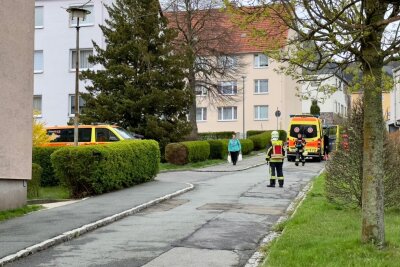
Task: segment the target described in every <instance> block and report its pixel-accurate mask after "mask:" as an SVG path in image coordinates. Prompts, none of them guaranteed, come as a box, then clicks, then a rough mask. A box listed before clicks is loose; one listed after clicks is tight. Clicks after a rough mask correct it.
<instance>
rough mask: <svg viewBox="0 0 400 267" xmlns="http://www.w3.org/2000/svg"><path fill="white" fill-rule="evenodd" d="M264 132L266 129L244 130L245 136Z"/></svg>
mask: <svg viewBox="0 0 400 267" xmlns="http://www.w3.org/2000/svg"><path fill="white" fill-rule="evenodd" d="M264 132H266V131H264V130H250V131H247V132H246V137H247V138H249V137H250V136H253V135H257V134H261V133H264Z"/></svg>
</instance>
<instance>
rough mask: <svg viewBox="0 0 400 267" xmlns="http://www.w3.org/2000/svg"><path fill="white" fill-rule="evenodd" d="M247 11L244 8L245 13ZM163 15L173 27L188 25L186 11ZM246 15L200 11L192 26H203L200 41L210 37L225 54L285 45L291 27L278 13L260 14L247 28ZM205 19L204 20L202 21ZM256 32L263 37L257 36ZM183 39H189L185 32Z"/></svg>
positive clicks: (209, 40)
mask: <svg viewBox="0 0 400 267" xmlns="http://www.w3.org/2000/svg"><path fill="white" fill-rule="evenodd" d="M254 10H256V9H254ZM247 11H248V10H247ZM247 11H245V12H243V10H242V13H248V12H247ZM207 12H208V13H207ZM163 15H164V16H165V17H166V18H167V19H168V21H169V25H171V26H172V27H175V28H178V26H184V23H183V21H184V20H185V12H179V13H176V12H164V13H163ZM205 18H207V19H205ZM244 18H245V16H244V15H240V14H231V13H229V12H228V11H226V10H221V9H212V10H205V11H197V14H196V15H195V16H193V17H192V25H196V26H199V27H198V29H197V33H198V35H199V36H198V40H207V41H206V43H207V46H209V47H210V46H211V47H213V48H214V49H215V50H218V51H221V52H223V53H224V54H239V53H254V52H264V51H268V50H277V49H280V48H283V47H284V46H285V44H286V40H287V38H288V32H289V29H288V27H287V26H285V25H284V23H283V22H282V20H280V19H279V18H278V16H277V15H275V16H274V15H272V14H271V15H269V16H261V13H260V16H258V18H257V19H255V21H253V22H251V23H250V24H249V25H248V26H247V27H242V26H240V22H241V21H243V20H244ZM201 20H204V23H203V22H202V23H199V21H201ZM200 26H201V28H200ZM255 32H258V33H260V34H261V35H262V36H259V37H255V34H254V33H255ZM179 38H185V37H184V36H183V35H182V32H180V34H179ZM179 38H178V39H179ZM221 39H224V40H221Z"/></svg>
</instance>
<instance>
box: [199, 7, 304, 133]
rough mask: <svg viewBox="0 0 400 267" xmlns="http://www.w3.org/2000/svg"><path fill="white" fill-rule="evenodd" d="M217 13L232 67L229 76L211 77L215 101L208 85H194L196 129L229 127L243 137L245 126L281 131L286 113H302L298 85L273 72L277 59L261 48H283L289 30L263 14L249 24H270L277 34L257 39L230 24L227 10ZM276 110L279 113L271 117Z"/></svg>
mask: <svg viewBox="0 0 400 267" xmlns="http://www.w3.org/2000/svg"><path fill="white" fill-rule="evenodd" d="M218 12H220V11H218ZM216 17H217V19H218V20H219V23H220V25H221V26H222V27H226V28H227V29H229V30H230V31H229V30H228V32H229V34H230V38H229V39H230V43H229V44H227V45H226V46H225V47H224V49H225V52H226V54H228V55H227V56H226V55H225V57H228V58H229V60H228V61H229V62H233V64H232V66H230V67H231V68H235V67H236V65H237V69H236V70H235V72H234V75H232V76H231V77H230V78H229V80H227V79H226V78H225V77H222V78H218V77H215V80H216V81H215V82H217V84H218V88H219V94H220V95H221V98H222V99H223V100H221V101H219V102H217V103H216V102H215V101H213V99H210V97H209V96H208V95H207V90H203V88H202V86H201V85H200V86H198V88H197V90H196V95H197V96H196V102H197V127H198V131H199V132H215V131H234V132H237V133H240V135H241V136H243V135H244V134H245V133H246V132H247V131H249V130H273V129H284V130H286V129H287V127H288V124H289V120H290V117H289V115H290V114H300V113H301V100H300V98H298V97H297V96H296V87H297V86H299V85H298V84H297V83H296V81H295V80H293V79H292V78H291V77H289V76H285V75H282V74H279V73H277V72H276V71H275V70H276V69H278V68H279V67H281V66H282V63H280V62H277V61H275V60H273V59H272V58H270V57H268V53H264V51H267V50H271V49H276V47H277V46H278V47H279V49H285V43H286V41H287V39H288V38H289V36H291V34H293V33H292V32H291V31H290V30H289V29H287V28H284V29H282V25H278V26H277V25H276V23H274V22H273V19H272V18H265V19H263V20H262V21H260V22H258V23H257V24H255V25H253V26H255V27H257V28H258V29H270V32H271V29H272V31H274V29H273V28H274V27H280V28H279V29H276V30H275V33H279V34H276V35H275V37H273V38H271V39H270V40H257V39H255V38H254V37H252V35H251V30H245V29H240V28H239V27H237V26H235V25H233V23H232V20H231V17H229V15H227V14H222V13H221V14H219V15H218V16H216ZM221 21H222V22H221ZM232 29H233V30H232ZM199 83H201V81H199ZM278 110H279V113H280V116H279V117H276V116H275V113H276V111H278Z"/></svg>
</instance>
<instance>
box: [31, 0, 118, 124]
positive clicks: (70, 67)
mask: <svg viewBox="0 0 400 267" xmlns="http://www.w3.org/2000/svg"><path fill="white" fill-rule="evenodd" d="M86 2H87V1H79V0H35V56H34V99H33V103H34V109H35V110H36V111H37V112H38V114H37V115H36V116H37V117H38V118H40V119H41V120H42V121H44V122H45V123H46V124H47V125H49V126H50V125H66V124H67V122H68V121H69V120H70V118H72V117H73V116H74V112H75V111H74V110H75V106H74V97H75V95H74V94H75V53H76V27H75V25H76V21H73V20H70V17H69V13H67V11H66V9H67V8H69V7H72V6H79V5H82V4H84V3H86ZM111 2H112V0H102V1H100V0H96V1H91V2H89V3H88V4H87V5H86V6H85V7H84V8H85V9H87V10H89V11H90V12H91V13H90V14H89V15H88V16H87V18H86V20H85V21H81V22H80V26H81V28H80V36H79V38H80V42H79V43H80V44H79V46H80V68H81V70H83V69H88V68H92V69H96V68H98V66H91V65H90V64H89V63H88V56H89V55H91V54H93V44H92V40H93V41H95V42H96V43H97V44H98V45H99V46H100V47H102V48H104V47H105V43H104V37H103V34H102V32H101V30H100V27H99V26H98V25H99V24H104V20H105V19H106V18H107V11H106V9H105V7H104V4H110V3H111ZM79 87H80V92H82V91H84V87H85V83H84V82H83V81H80V85H79ZM82 105H83V101H82V100H80V106H82Z"/></svg>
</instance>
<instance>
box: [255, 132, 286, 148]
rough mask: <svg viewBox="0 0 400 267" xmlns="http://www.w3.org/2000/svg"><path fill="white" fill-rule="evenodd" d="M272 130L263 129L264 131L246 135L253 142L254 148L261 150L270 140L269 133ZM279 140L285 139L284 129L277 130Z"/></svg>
mask: <svg viewBox="0 0 400 267" xmlns="http://www.w3.org/2000/svg"><path fill="white" fill-rule="evenodd" d="M272 131H274V130H269V131H265V132H264V133H261V134H257V135H253V136H250V137H248V139H250V140H252V141H253V143H254V150H256V151H257V150H262V149H265V148H266V147H267V144H268V143H269V142H270V141H271V133H272ZM278 132H279V140H282V141H284V142H285V141H286V138H287V133H286V131H284V130H278Z"/></svg>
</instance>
